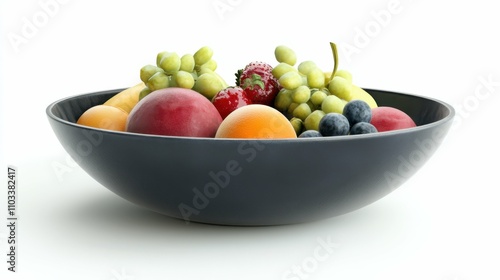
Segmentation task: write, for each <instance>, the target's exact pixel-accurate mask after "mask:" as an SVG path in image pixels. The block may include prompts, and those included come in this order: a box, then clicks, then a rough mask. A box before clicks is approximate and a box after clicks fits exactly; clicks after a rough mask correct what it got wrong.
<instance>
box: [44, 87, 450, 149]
mask: <svg viewBox="0 0 500 280" xmlns="http://www.w3.org/2000/svg"><path fill="white" fill-rule="evenodd" d="M124 89H126V88H117V89H109V90H102V91H96V92H90V93H84V94H75V95H71V96H67V97H63V98H60V99H58V100H56V101H53V102H52V103H50V104H49V105H48V106H47V107H46V109H45V112H46V115H47V117H48V118H50V119H52V120H54V121H56V122H59V123H61V124H64V125H68V126H72V127H75V128H80V129H87V130H93V131H97V132H101V133H107V134H115V135H123V136H128V137H139V138H144V137H149V138H158V139H169V140H186V141H217V142H224V141H227V142H243V141H245V142H248V141H259V142H266V143H278V142H280V143H282V142H292V143H303V142H322V141H327V142H330V141H347V140H348V141H353V140H361V139H366V138H380V137H389V136H391V135H395V134H403V133H411V132H417V131H420V130H425V129H431V128H433V127H436V126H440V125H442V124H444V123H446V122H449V121H452V119H453V118H454V117H455V114H456V111H455V109H454V108H453V106H451V105H450V104H449V103H447V102H445V101H442V100H439V99H436V98H433V97H427V96H424V95H418V94H410V93H405V92H396V91H390V90H381V89H373V88H363V89H364V90H366V91H368V92H370V91H379V92H386V93H390V94H398V95H403V96H409V97H415V98H421V99H426V100H429V101H433V102H435V103H438V104H440V105H442V106H444V107H445V108H446V109H447V110H448V115H446V116H445V117H443V118H442V119H440V120H437V121H435V122H431V123H427V124H423V125H418V126H416V127H412V128H404V129H398V130H392V131H382V132H377V133H368V134H358V135H341V136H333V137H304V138H298V137H297V138H284V139H262V138H214V137H193V136H169V135H155V134H143V133H135V132H127V131H114V130H109V129H100V128H95V127H89V126H85V125H80V124H77V123H76V122H71V121H67V120H64V119H62V118H59V117H57V116H56V115H55V114H54V113H53V112H52V110H53V108H55V107H56V106H57V105H58V104H59V103H62V102H65V101H68V100H71V99H77V98H83V97H86V96H95V95H103V94H107V93H112V92H120V91H122V90H124Z"/></svg>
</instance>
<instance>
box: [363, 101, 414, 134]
mask: <svg viewBox="0 0 500 280" xmlns="http://www.w3.org/2000/svg"><path fill="white" fill-rule="evenodd" d="M370 123H371V124H372V125H373V126H375V128H377V131H378V132H383V131H391V130H397V129H404V128H411V127H415V126H416V124H415V122H414V121H413V119H412V118H411V117H410V116H408V114H406V113H405V112H403V111H401V110H399V109H397V108H394V107H388V106H380V107H376V108H372V119H371V121H370Z"/></svg>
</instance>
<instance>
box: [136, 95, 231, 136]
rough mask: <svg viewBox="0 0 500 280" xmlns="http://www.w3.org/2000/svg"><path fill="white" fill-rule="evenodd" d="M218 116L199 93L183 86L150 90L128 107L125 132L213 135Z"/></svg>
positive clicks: (217, 126) (219, 118)
mask: <svg viewBox="0 0 500 280" xmlns="http://www.w3.org/2000/svg"><path fill="white" fill-rule="evenodd" d="M221 122H222V117H221V116H220V114H219V111H217V109H216V108H215V106H214V105H213V104H212V102H210V100H208V99H207V98H206V97H204V96H203V95H201V94H200V93H198V92H196V91H194V90H191V89H185V88H176V87H171V88H164V89H159V90H156V91H153V92H151V93H150V94H148V95H147V96H146V97H144V98H143V99H141V100H140V101H139V102H138V103H137V105H135V107H134V108H133V109H132V111H131V112H130V114H129V117H128V119H127V131H128V132H135V133H143V134H157V135H168V136H187V137H214V136H215V133H216V132H217V129H218V128H219V125H220V123H221Z"/></svg>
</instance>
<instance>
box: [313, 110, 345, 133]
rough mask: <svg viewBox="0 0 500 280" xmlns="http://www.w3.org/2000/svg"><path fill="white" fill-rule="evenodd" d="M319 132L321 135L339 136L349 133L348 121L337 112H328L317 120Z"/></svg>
mask: <svg viewBox="0 0 500 280" xmlns="http://www.w3.org/2000/svg"><path fill="white" fill-rule="evenodd" d="M319 133H321V135H323V136H339V135H347V134H348V133H349V121H348V120H347V118H346V117H345V116H344V115H342V114H338V113H328V114H326V115H325V116H323V118H321V120H320V121H319Z"/></svg>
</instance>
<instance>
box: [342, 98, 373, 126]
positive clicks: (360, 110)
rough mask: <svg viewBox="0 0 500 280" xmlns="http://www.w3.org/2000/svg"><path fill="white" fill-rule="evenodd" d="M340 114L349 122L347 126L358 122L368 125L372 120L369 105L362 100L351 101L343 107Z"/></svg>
mask: <svg viewBox="0 0 500 280" xmlns="http://www.w3.org/2000/svg"><path fill="white" fill-rule="evenodd" d="M342 114H343V115H344V116H345V117H346V118H347V120H348V121H349V125H350V126H353V125H355V124H357V123H359V122H367V123H369V122H370V121H371V119H372V109H371V108H370V105H368V103H366V102H365V101H363V100H358V99H356V100H351V101H349V102H347V104H346V105H345V106H344V111H343V112H342Z"/></svg>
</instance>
